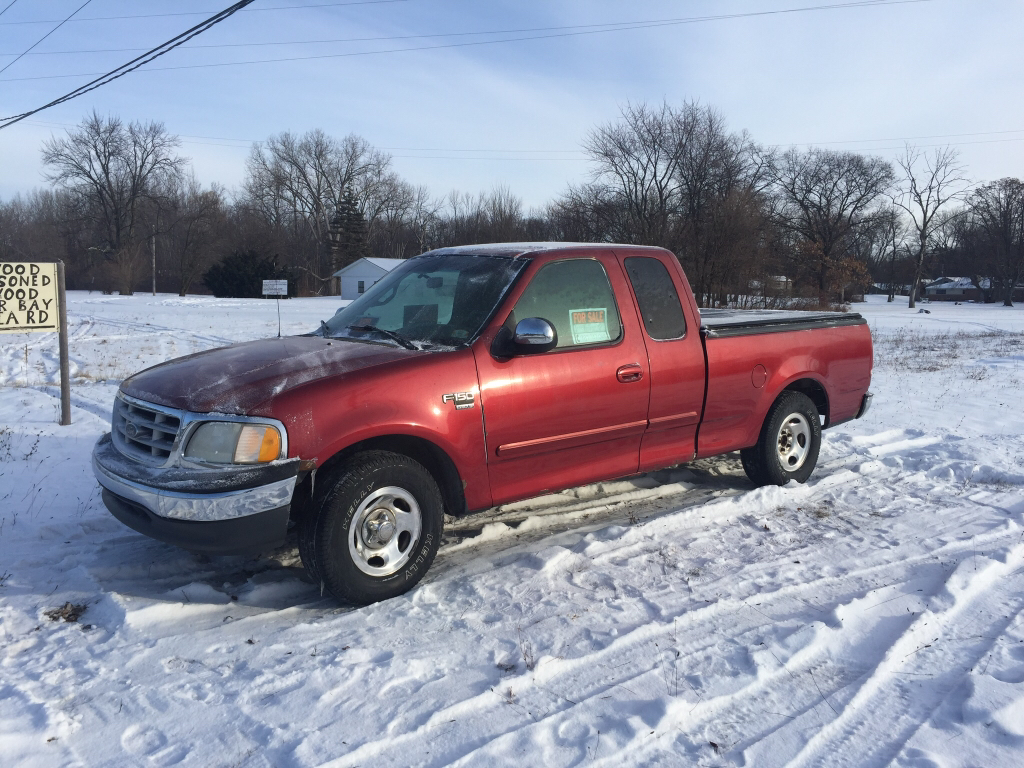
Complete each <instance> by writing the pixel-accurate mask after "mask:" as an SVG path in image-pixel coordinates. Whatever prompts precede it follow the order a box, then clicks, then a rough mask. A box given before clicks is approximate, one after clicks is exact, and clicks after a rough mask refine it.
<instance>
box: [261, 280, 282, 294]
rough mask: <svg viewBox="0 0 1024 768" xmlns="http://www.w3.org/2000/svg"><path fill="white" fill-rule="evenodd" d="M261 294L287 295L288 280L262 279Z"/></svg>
mask: <svg viewBox="0 0 1024 768" xmlns="http://www.w3.org/2000/svg"><path fill="white" fill-rule="evenodd" d="M263 295H264V296H287V295H288V281H287V280H264V281H263Z"/></svg>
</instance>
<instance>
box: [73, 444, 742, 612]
mask: <svg viewBox="0 0 1024 768" xmlns="http://www.w3.org/2000/svg"><path fill="white" fill-rule="evenodd" d="M751 489H752V485H751V483H750V481H749V480H747V478H746V477H745V476H744V474H743V470H742V467H741V466H740V462H739V458H738V454H730V455H727V456H721V457H715V458H714V459H706V460H701V461H696V462H693V463H691V464H686V465H680V466H677V467H673V468H669V469H662V470H658V471H655V472H650V473H646V474H642V475H636V476H634V477H630V478H626V479H622V480H617V481H611V482H604V483H595V484H592V485H587V486H581V487H578V488H572V489H569V490H566V491H562V492H559V493H556V494H550V495H547V496H542V497H538V498H535V499H530V500H526V501H523V502H518V503H515V504H509V505H504V506H500V507H494V508H491V509H488V510H485V511H483V512H479V513H475V514H472V515H466V516H463V517H459V518H448V519H446V521H445V533H444V539H443V542H442V546H441V549H440V551H439V553H438V556H437V559H436V561H435V562H434V565H433V566H432V567H431V569H430V571H429V572H428V574H427V576H426V577H425V579H424V582H423V583H424V584H429V583H437V582H438V581H440V580H443V579H445V578H450V577H451V576H453V575H455V574H457V573H458V571H459V570H460V569H461V568H462V567H463V566H467V565H471V563H472V562H473V561H474V560H477V559H479V558H487V557H493V556H499V555H501V554H502V553H504V552H506V551H509V550H513V549H515V548H519V547H527V548H528V547H529V545H530V544H532V543H534V542H537V541H540V540H542V539H545V538H547V537H549V536H552V535H555V534H559V533H564V532H567V531H578V532H580V533H586V532H590V531H594V530H599V529H605V528H608V527H612V526H634V525H638V524H641V523H642V522H644V521H647V520H651V519H655V518H657V517H659V516H662V515H666V514H671V513H674V512H679V511H681V510H686V509H689V508H696V507H699V506H700V505H702V504H704V503H706V502H708V501H711V500H713V499H715V498H720V497H723V496H732V495H737V494H740V493H744V492H746V491H750V490H751ZM109 523H110V524H111V525H110V526H109V527H108V526H107V525H103V528H104V529H106V530H107V531H108V534H107V536H105V537H104V540H103V541H102V543H100V544H99V545H98V546H97V547H96V550H95V552H94V557H93V558H91V559H92V562H91V564H90V565H89V566H87V570H88V572H89V575H90V576H91V578H92V579H93V580H94V581H95V582H96V585H97V587H99V590H100V591H101V592H103V593H107V594H116V595H117V600H118V602H119V603H121V604H131V603H132V602H134V601H138V602H139V603H140V605H144V606H150V605H154V604H161V603H162V604H167V603H175V604H179V605H182V606H187V607H190V608H189V611H188V612H189V613H192V614H206V620H205V621H202V620H200V623H216V622H217V621H234V620H237V619H239V618H244V617H247V616H249V615H253V614H259V613H263V612H267V611H279V610H285V609H300V610H301V609H305V610H311V611H313V612H314V613H337V612H339V610H340V611H345V610H351V609H353V608H354V607H353V606H344V605H341V604H339V603H338V602H337V601H335V600H334V599H333V598H332V597H331V596H330V595H326V594H324V595H322V594H321V589H320V586H319V585H316V584H313V583H312V582H311V581H310V580H309V578H308V576H307V575H306V573H305V571H304V569H303V568H302V563H301V561H300V559H299V555H298V551H297V548H296V546H295V542H294V535H293V537H292V539H291V540H290V541H289V543H288V544H287V545H286V546H284V547H282V548H280V549H278V550H276V551H274V552H269V553H265V554H262V555H260V556H258V557H248V558H246V557H210V556H206V555H199V554H194V553H190V552H187V551H185V550H181V549H178V548H176V547H173V546H171V545H168V544H163V543H161V542H158V541H154V540H152V539H148V538H146V537H144V536H141V535H139V534H136V533H134V532H132V531H129V530H127V529H123V528H120V526H119V524H117V523H116V521H113V520H110V521H109ZM111 528H113V530H111ZM111 534H113V535H111ZM398 599H405V598H398ZM218 606H219V608H218ZM201 607H203V608H201ZM129 610H130V609H129ZM190 620H194V619H190ZM130 623H135V624H136V625H140V628H141V625H142V624H146V622H145V621H142V622H139V621H137V620H136V621H134V622H130Z"/></svg>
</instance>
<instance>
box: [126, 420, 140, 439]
mask: <svg viewBox="0 0 1024 768" xmlns="http://www.w3.org/2000/svg"><path fill="white" fill-rule="evenodd" d="M124 433H125V434H126V435H128V437H135V436H136V435H138V434H139V428H138V427H136V426H135V425H134V424H132V423H131V422H128V423H127V424H125V425H124Z"/></svg>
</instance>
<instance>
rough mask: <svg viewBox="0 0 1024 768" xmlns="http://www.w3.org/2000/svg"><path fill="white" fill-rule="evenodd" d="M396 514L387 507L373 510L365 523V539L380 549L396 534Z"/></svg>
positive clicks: (369, 544) (369, 545) (373, 547)
mask: <svg viewBox="0 0 1024 768" xmlns="http://www.w3.org/2000/svg"><path fill="white" fill-rule="evenodd" d="M395 530H396V526H395V516H394V515H393V514H392V513H391V511H390V510H387V509H375V510H373V511H372V512H371V513H370V514H369V515H368V516H367V519H366V522H365V523H364V524H363V540H364V541H365V542H366V545H367V546H368V547H370V548H372V549H379V548H380V547H383V546H384V545H386V544H387V543H388V542H389V541H391V537H392V536H394V535H395Z"/></svg>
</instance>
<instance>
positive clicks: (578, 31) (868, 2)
mask: <svg viewBox="0 0 1024 768" xmlns="http://www.w3.org/2000/svg"><path fill="white" fill-rule="evenodd" d="M932 2H935V0H855V1H854V2H846V3H834V4H831V5H812V6H805V7H801V8H781V9H777V10H773V11H749V12H745V13H729V14H717V15H714V16H690V17H685V18H679V19H665V20H660V21H650V22H619V24H620V25H619V26H616V27H611V28H602V29H591V28H590V26H593V25H587V26H584V27H566V28H565V29H568V30H575V31H565V32H553V33H551V34H541V35H528V36H525V37H508V38H503V39H499V40H474V41H470V42H465V43H444V44H441V45H422V46H415V47H411V48H389V49H384V50H378V51H353V52H349V53H328V54H319V55H316V56H288V57H283V58H276V59H255V60H249V61H223V62H215V63H209V64H179V65H175V66H171V67H151V68H149V69H147V70H146V71H147V72H167V71H173V70H180V69H208V68H211V67H233V66H242V65H248V64H275V63H282V62H293V61H316V60H322V59H340V58H350V57H354V56H377V55H381V54H386V53H409V52H414V51H436V50H441V49H446V48H468V47H473V46H481V45H495V44H499V43H517V42H527V41H532V40H550V39H554V38H564V37H580V36H584V35H597V34H603V33H606V32H624V31H631V30H636V29H652V28H659V27H672V26H679V25H683V24H696V23H703V22H709V21H725V20H732V19H745V18H754V17H763V16H780V15H785V14H794V13H806V12H812V11H830V10H844V9H848V8H867V7H870V8H875V7H880V6H889V5H916V4H918V3H932ZM456 34H466V33H452V34H451V35H446V36H454V35H456ZM480 34H485V33H480ZM95 74H97V73H95V72H80V73H77V74H73V75H71V74H69V75H40V76H37V77H11V78H4V79H0V82H4V83H10V82H15V81H21V80H55V79H60V78H65V77H91V76H93V75H95Z"/></svg>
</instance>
